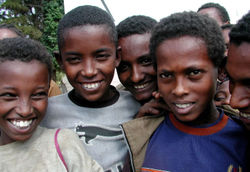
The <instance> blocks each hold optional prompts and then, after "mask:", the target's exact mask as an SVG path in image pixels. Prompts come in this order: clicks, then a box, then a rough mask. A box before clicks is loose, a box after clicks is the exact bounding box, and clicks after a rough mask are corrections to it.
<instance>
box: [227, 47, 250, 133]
mask: <svg viewBox="0 0 250 172" xmlns="http://www.w3.org/2000/svg"><path fill="white" fill-rule="evenodd" d="M226 69H227V72H228V74H229V76H230V84H229V89H230V92H231V100H230V105H231V106H232V107H233V108H235V109H238V110H239V111H240V112H241V114H240V115H241V120H242V121H243V122H244V123H245V124H246V126H247V128H248V129H250V43H246V42H243V43H241V44H240V45H239V46H238V45H235V44H233V43H231V44H230V45H229V51H228V60H227V64H226Z"/></svg>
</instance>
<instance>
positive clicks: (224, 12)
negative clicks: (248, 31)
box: [197, 2, 230, 23]
mask: <svg viewBox="0 0 250 172" xmlns="http://www.w3.org/2000/svg"><path fill="white" fill-rule="evenodd" d="M207 8H216V9H217V11H218V12H219V15H220V17H221V20H222V21H223V22H224V23H226V22H229V23H230V17H229V15H228V12H227V10H226V9H225V8H224V7H223V6H221V5H220V4H218V3H212V2H209V3H206V4H203V5H202V6H201V7H200V8H199V9H198V11H197V12H199V11H200V10H203V9H207Z"/></svg>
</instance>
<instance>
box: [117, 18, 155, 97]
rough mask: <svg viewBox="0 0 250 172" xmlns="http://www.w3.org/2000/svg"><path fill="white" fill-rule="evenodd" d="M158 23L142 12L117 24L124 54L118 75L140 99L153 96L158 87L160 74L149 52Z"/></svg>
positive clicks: (120, 44) (122, 53)
mask: <svg viewBox="0 0 250 172" xmlns="http://www.w3.org/2000/svg"><path fill="white" fill-rule="evenodd" d="M156 23H157V22H156V20H154V19H152V18H150V17H147V16H142V15H139V16H132V17H129V18H126V19H125V20H123V21H122V22H121V23H119V24H118V26H117V34H118V46H119V50H118V56H120V57H121V63H120V65H119V67H118V68H117V72H118V76H119V79H120V81H121V83H122V84H123V85H124V86H125V87H126V89H128V90H129V91H130V92H131V93H132V94H133V95H134V96H135V98H136V99H137V100H138V101H140V102H145V101H148V100H149V99H151V97H152V92H153V91H155V90H156V85H157V84H156V73H155V70H154V68H153V63H152V58H151V57H150V55H149V40H150V36H151V31H152V29H153V27H154V26H155V24H156Z"/></svg>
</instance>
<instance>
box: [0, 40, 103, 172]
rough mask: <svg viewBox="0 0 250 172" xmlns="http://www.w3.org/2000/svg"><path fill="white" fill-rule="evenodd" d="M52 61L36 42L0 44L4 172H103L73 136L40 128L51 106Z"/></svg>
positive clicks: (0, 147) (0, 138)
mask: <svg viewBox="0 0 250 172" xmlns="http://www.w3.org/2000/svg"><path fill="white" fill-rule="evenodd" d="M50 58H51V57H50V55H49V54H48V52H47V51H46V49H45V48H44V47H43V46H42V45H41V44H40V43H38V42H36V41H32V40H30V39H26V38H8V39H7V38H6V39H3V40H1V41H0V77H1V80H0V107H1V108H0V128H1V134H0V155H1V158H0V171H3V172H4V171H8V172H14V171H21V172H26V171H51V172H55V171H68V172H70V171H89V172H92V171H103V170H102V169H101V167H100V166H99V165H98V164H97V163H96V162H95V161H93V160H92V159H91V158H90V156H89V155H88V154H87V153H86V151H85V150H84V148H83V146H82V144H81V141H80V140H79V139H78V137H77V135H76V134H74V132H72V131H70V130H66V129H63V130H61V131H60V130H56V129H46V128H43V127H39V126H38V125H39V123H40V122H41V120H42V119H43V117H44V115H45V112H46V108H47V102H48V90H49V82H50V78H51V71H52V66H51V60H50ZM59 131H60V132H59ZM56 133H57V136H56ZM55 141H57V143H58V145H57V146H58V148H59V149H60V151H59V149H56V142H55ZM59 152H60V153H62V154H61V155H59ZM60 158H62V159H60ZM66 169H67V170H66Z"/></svg>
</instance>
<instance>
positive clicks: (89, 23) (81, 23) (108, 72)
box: [58, 6, 119, 102]
mask: <svg viewBox="0 0 250 172" xmlns="http://www.w3.org/2000/svg"><path fill="white" fill-rule="evenodd" d="M116 44H117V34H116V30H115V25H114V22H113V20H112V18H111V16H109V14H108V13H106V12H105V11H104V10H102V9H100V8H98V7H94V6H80V7H77V8H75V9H73V10H72V11H70V12H69V13H67V14H66V15H65V16H64V17H63V18H62V19H61V21H60V22H59V26H58V45H59V52H60V58H58V61H59V63H60V64H61V66H62V68H63V70H64V71H65V73H66V75H67V78H68V80H69V82H70V84H71V85H72V86H73V87H74V89H75V93H76V94H77V95H78V96H80V97H82V98H84V99H86V100H87V101H90V102H96V101H103V100H105V99H106V98H109V91H110V83H111V81H112V79H113V75H114V70H115V68H116V67H117V66H118V64H119V58H116Z"/></svg>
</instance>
